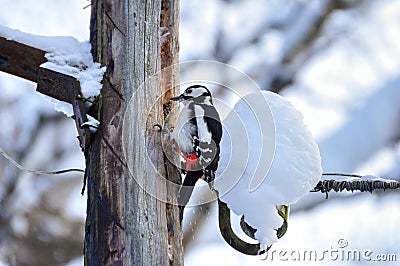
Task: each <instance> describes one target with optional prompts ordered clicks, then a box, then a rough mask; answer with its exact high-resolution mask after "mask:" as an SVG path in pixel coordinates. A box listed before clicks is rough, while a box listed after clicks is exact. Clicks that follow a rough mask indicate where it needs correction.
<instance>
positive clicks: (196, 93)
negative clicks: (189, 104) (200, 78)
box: [170, 85, 211, 102]
mask: <svg viewBox="0 0 400 266" xmlns="http://www.w3.org/2000/svg"><path fill="white" fill-rule="evenodd" d="M170 100H172V101H186V100H194V101H196V100H201V101H210V102H211V93H210V91H209V90H208V89H207V88H206V87H205V86H203V85H193V86H190V87H189V88H187V89H186V90H185V91H184V92H183V93H182V94H181V95H179V96H176V97H172V98H170Z"/></svg>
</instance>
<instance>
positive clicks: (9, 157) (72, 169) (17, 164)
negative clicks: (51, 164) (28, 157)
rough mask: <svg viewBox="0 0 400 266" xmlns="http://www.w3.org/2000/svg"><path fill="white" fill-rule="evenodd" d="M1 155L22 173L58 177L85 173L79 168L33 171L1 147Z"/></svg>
mask: <svg viewBox="0 0 400 266" xmlns="http://www.w3.org/2000/svg"><path fill="white" fill-rule="evenodd" d="M0 154H1V155H3V157H4V158H6V159H7V160H8V161H9V162H10V163H12V164H13V165H14V166H15V167H17V168H18V169H19V170H21V171H26V172H29V173H34V174H38V175H58V174H64V173H68V172H81V173H83V172H85V171H84V170H82V169H77V168H71V169H64V170H60V171H42V170H31V169H27V168H25V167H23V166H22V165H20V164H19V163H18V162H16V161H15V160H14V159H13V158H11V156H10V155H8V154H7V153H6V152H5V151H4V150H3V149H2V148H1V147H0Z"/></svg>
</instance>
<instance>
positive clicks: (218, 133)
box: [170, 85, 222, 220]
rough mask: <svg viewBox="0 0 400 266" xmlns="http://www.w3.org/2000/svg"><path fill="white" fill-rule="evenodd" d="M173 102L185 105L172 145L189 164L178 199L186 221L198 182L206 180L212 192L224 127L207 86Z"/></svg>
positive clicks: (181, 96)
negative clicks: (174, 144) (184, 211)
mask: <svg viewBox="0 0 400 266" xmlns="http://www.w3.org/2000/svg"><path fill="white" fill-rule="evenodd" d="M170 100H173V101H180V102H181V103H183V108H182V110H181V112H180V114H179V116H178V119H177V121H176V125H175V128H174V130H173V132H172V134H171V138H172V141H173V142H175V143H176V144H177V146H178V147H177V148H178V151H179V153H180V155H181V156H182V157H183V159H184V161H185V166H184V167H183V169H182V172H183V173H185V174H186V176H185V179H184V181H183V184H182V186H181V189H180V191H179V198H178V203H179V204H180V206H181V220H182V217H183V209H184V207H185V205H186V204H187V203H188V201H189V198H190V196H191V194H192V192H193V188H194V185H195V184H196V182H197V180H199V179H200V178H201V179H204V180H205V181H206V182H207V183H208V184H209V186H210V188H211V189H212V186H213V181H214V178H215V171H216V170H217V167H218V161H219V153H220V146H219V145H220V142H221V137H222V125H221V120H220V117H219V114H218V112H217V110H216V109H215V107H214V105H213V101H212V97H211V93H210V91H209V90H208V89H207V88H206V87H205V86H203V85H193V86H190V87H188V88H187V89H186V90H185V91H184V92H183V93H182V94H181V95H179V96H176V97H172V98H170Z"/></svg>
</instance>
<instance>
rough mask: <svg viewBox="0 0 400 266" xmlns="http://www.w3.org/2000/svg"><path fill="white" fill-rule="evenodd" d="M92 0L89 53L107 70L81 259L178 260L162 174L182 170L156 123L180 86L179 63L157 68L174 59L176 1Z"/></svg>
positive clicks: (91, 153) (173, 216) (90, 164)
mask: <svg viewBox="0 0 400 266" xmlns="http://www.w3.org/2000/svg"><path fill="white" fill-rule="evenodd" d="M92 2H93V5H92V16H91V43H92V53H93V56H94V58H95V60H96V61H98V62H101V64H102V65H105V66H107V71H106V73H105V76H104V80H103V89H102V92H101V98H100V101H99V104H98V114H99V115H98V116H99V117H98V118H99V120H100V123H101V124H100V128H99V130H98V132H97V133H96V135H95V136H94V139H93V140H92V142H91V145H90V147H89V150H88V158H87V182H88V183H87V187H88V190H87V192H88V207H87V220H86V235H85V265H182V264H183V250H182V230H181V227H180V224H179V215H178V213H179V212H178V208H177V206H176V205H174V204H173V203H174V202H175V201H176V198H175V197H176V196H175V194H174V193H173V190H172V189H170V188H169V187H168V186H167V183H168V182H167V181H166V180H164V181H161V182H160V181H159V180H162V178H160V177H164V178H168V179H173V181H174V182H179V177H178V176H177V171H174V170H176V169H174V168H173V167H170V163H169V162H168V161H167V160H166V158H165V156H164V153H163V150H162V143H161V133H160V132H159V131H158V130H157V128H155V127H154V125H155V124H162V123H163V120H164V119H165V110H166V106H168V103H167V99H168V98H169V95H173V94H176V93H177V91H175V90H176V88H175V84H176V83H177V78H178V76H177V75H176V72H177V71H176V70H177V69H176V68H172V69H173V70H172V71H170V70H168V71H170V72H169V75H159V74H158V75H156V74H157V73H160V72H159V71H160V70H161V69H162V67H167V66H170V65H171V64H174V63H176V62H178V45H177V43H178V39H177V38H178V30H177V29H178V19H177V18H178V11H179V10H178V5H177V3H176V2H177V1H173V0H150V1H139V0H126V1H122V0H97V1H92ZM168 71H166V72H168ZM143 84H144V85H143ZM126 110H128V115H129V119H127V117H126V116H125V111H126ZM124 150H125V151H126V153H124ZM177 179H178V180H177ZM157 180H158V181H157Z"/></svg>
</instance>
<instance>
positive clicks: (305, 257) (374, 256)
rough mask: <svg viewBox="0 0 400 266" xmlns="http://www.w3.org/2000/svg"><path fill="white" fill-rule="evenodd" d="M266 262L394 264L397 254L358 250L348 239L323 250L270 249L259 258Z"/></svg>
mask: <svg viewBox="0 0 400 266" xmlns="http://www.w3.org/2000/svg"><path fill="white" fill-rule="evenodd" d="M258 258H259V259H260V260H263V261H264V260H265V261H292V262H293V261H308V262H311V261H324V260H325V261H326V260H330V261H374V262H393V261H397V259H398V256H397V255H396V254H395V253H386V254H384V253H376V252H374V251H373V250H371V249H368V248H366V249H358V248H351V247H349V243H348V241H347V240H346V239H339V240H338V242H337V246H336V247H330V248H328V249H323V250H315V249H304V250H300V249H297V250H295V249H293V250H289V249H282V250H275V249H270V250H269V251H268V252H265V253H263V254H261V255H259V256H258Z"/></svg>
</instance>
